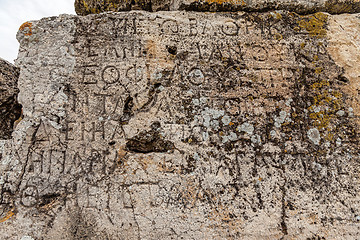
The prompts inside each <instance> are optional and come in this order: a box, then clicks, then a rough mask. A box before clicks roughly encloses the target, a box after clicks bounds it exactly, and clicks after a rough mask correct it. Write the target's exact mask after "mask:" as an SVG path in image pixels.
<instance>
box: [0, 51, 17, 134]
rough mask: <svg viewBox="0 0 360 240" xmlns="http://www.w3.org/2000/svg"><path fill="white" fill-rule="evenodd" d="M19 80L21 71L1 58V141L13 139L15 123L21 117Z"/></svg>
mask: <svg viewBox="0 0 360 240" xmlns="http://www.w3.org/2000/svg"><path fill="white" fill-rule="evenodd" d="M18 78H19V69H18V68H17V67H15V66H14V65H12V64H11V63H9V62H7V61H5V60H3V59H1V58H0V140H1V139H9V138H11V133H12V131H13V126H14V122H15V121H16V120H17V119H19V118H20V116H21V106H20V105H19V104H18V103H17V95H18V93H19V89H18V88H17V81H18Z"/></svg>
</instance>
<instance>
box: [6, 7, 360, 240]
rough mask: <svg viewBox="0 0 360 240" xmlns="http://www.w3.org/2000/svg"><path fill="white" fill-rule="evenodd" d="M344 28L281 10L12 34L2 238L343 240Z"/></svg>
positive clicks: (351, 227) (64, 20) (347, 69)
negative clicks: (14, 86)
mask: <svg viewBox="0 0 360 240" xmlns="http://www.w3.org/2000/svg"><path fill="white" fill-rule="evenodd" d="M352 25H354V26H356V27H358V26H359V15H340V16H331V15H328V14H324V13H316V14H313V15H308V16H299V15H297V14H295V13H289V12H287V11H281V12H265V13H244V12H238V13H194V12H192V13H187V12H157V13H148V12H141V11H135V12H130V13H107V14H99V15H90V16H86V17H77V16H69V15H61V16H60V17H57V18H47V19H42V20H40V21H35V22H28V23H25V24H24V25H23V26H22V27H21V28H20V31H19V33H18V40H19V42H20V44H21V47H20V53H19V57H18V59H17V64H18V65H19V66H20V67H21V73H20V79H19V88H20V94H19V101H20V103H21V104H22V105H23V114H24V117H23V120H22V121H20V122H19V124H18V125H17V127H16V131H15V132H14V133H13V138H12V139H11V140H8V141H6V142H5V143H4V144H3V145H2V147H1V148H0V151H2V156H3V157H2V159H1V163H0V164H1V165H0V166H1V168H0V169H1V178H0V187H1V188H0V189H1V199H0V200H1V202H0V203H1V210H0V214H1V215H0V222H1V223H0V224H1V227H2V228H1V229H2V231H1V232H0V236H1V238H3V239H19V238H20V239H21V237H23V238H25V239H356V238H357V237H358V236H359V233H360V227H359V219H360V212H359V209H360V196H359V194H358V193H359V190H360V189H359V186H360V180H359V177H360V172H359V170H360V166H359V137H358V134H359V133H358V131H359V130H358V129H359V125H358V117H359V114H360V112H359V110H358V109H357V108H356V105H357V99H358V95H357V92H356V91H355V90H358V88H359V87H358V83H359V75H358V74H355V73H353V72H351V70H352V69H355V70H356V69H357V68H356V67H357V65H356V64H355V62H356V59H357V57H358V49H357V47H358V45H359V39H358V38H357V36H356V31H351V30H346V28H347V27H349V28H350V26H352ZM340 26H343V27H340ZM341 28H343V29H344V30H343V31H345V32H346V34H347V36H346V37H342V38H340V37H339V36H337V35H336V34H334V32H335V33H336V32H337V31H338V30H337V29H341ZM356 29H357V28H356ZM340 40H341V41H340ZM350 42H351V43H353V44H354V46H353V47H351V46H349V47H348V48H347V51H348V52H352V51H354V52H353V54H347V52H342V50H341V49H340V48H338V47H337V46H339V44H344V45H348V43H350ZM345 57H348V60H349V61H350V63H351V64H352V65H351V64H346V61H344V58H345ZM357 73H358V72H357ZM350 86H351V88H349V87H350ZM349 89H352V91H349Z"/></svg>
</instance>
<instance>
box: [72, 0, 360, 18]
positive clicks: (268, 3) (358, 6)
mask: <svg viewBox="0 0 360 240" xmlns="http://www.w3.org/2000/svg"><path fill="white" fill-rule="evenodd" d="M75 10H76V13H77V14H79V15H88V14H94V13H102V12H107V11H114V12H119V11H130V10H146V11H152V12H155V11H164V10H166V11H169V10H170V11H176V10H187V11H201V12H208V11H210V12H228V11H230V12H234V11H251V12H254V11H270V10H287V11H293V12H296V13H301V14H309V13H315V12H319V11H322V12H328V13H332V14H339V13H357V12H360V2H359V1H357V0H321V1H319V0H75Z"/></svg>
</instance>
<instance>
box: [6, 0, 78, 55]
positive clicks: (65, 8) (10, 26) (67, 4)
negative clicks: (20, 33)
mask: <svg viewBox="0 0 360 240" xmlns="http://www.w3.org/2000/svg"><path fill="white" fill-rule="evenodd" d="M74 1H75V0H0V43H1V45H0V57H1V58H3V59H5V60H7V61H9V62H14V60H15V59H16V58H17V53H18V48H19V44H18V42H17V40H16V33H17V30H18V29H19V27H20V26H21V24H23V23H24V22H26V21H30V20H39V19H41V18H43V17H50V16H57V15H59V14H62V13H69V14H75V10H74Z"/></svg>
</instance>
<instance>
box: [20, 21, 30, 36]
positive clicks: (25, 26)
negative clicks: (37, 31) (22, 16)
mask: <svg viewBox="0 0 360 240" xmlns="http://www.w3.org/2000/svg"><path fill="white" fill-rule="evenodd" d="M19 30H20V31H25V33H24V35H25V36H31V35H32V23H31V22H25V23H23V24H22V25H21V26H20V28H19Z"/></svg>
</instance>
